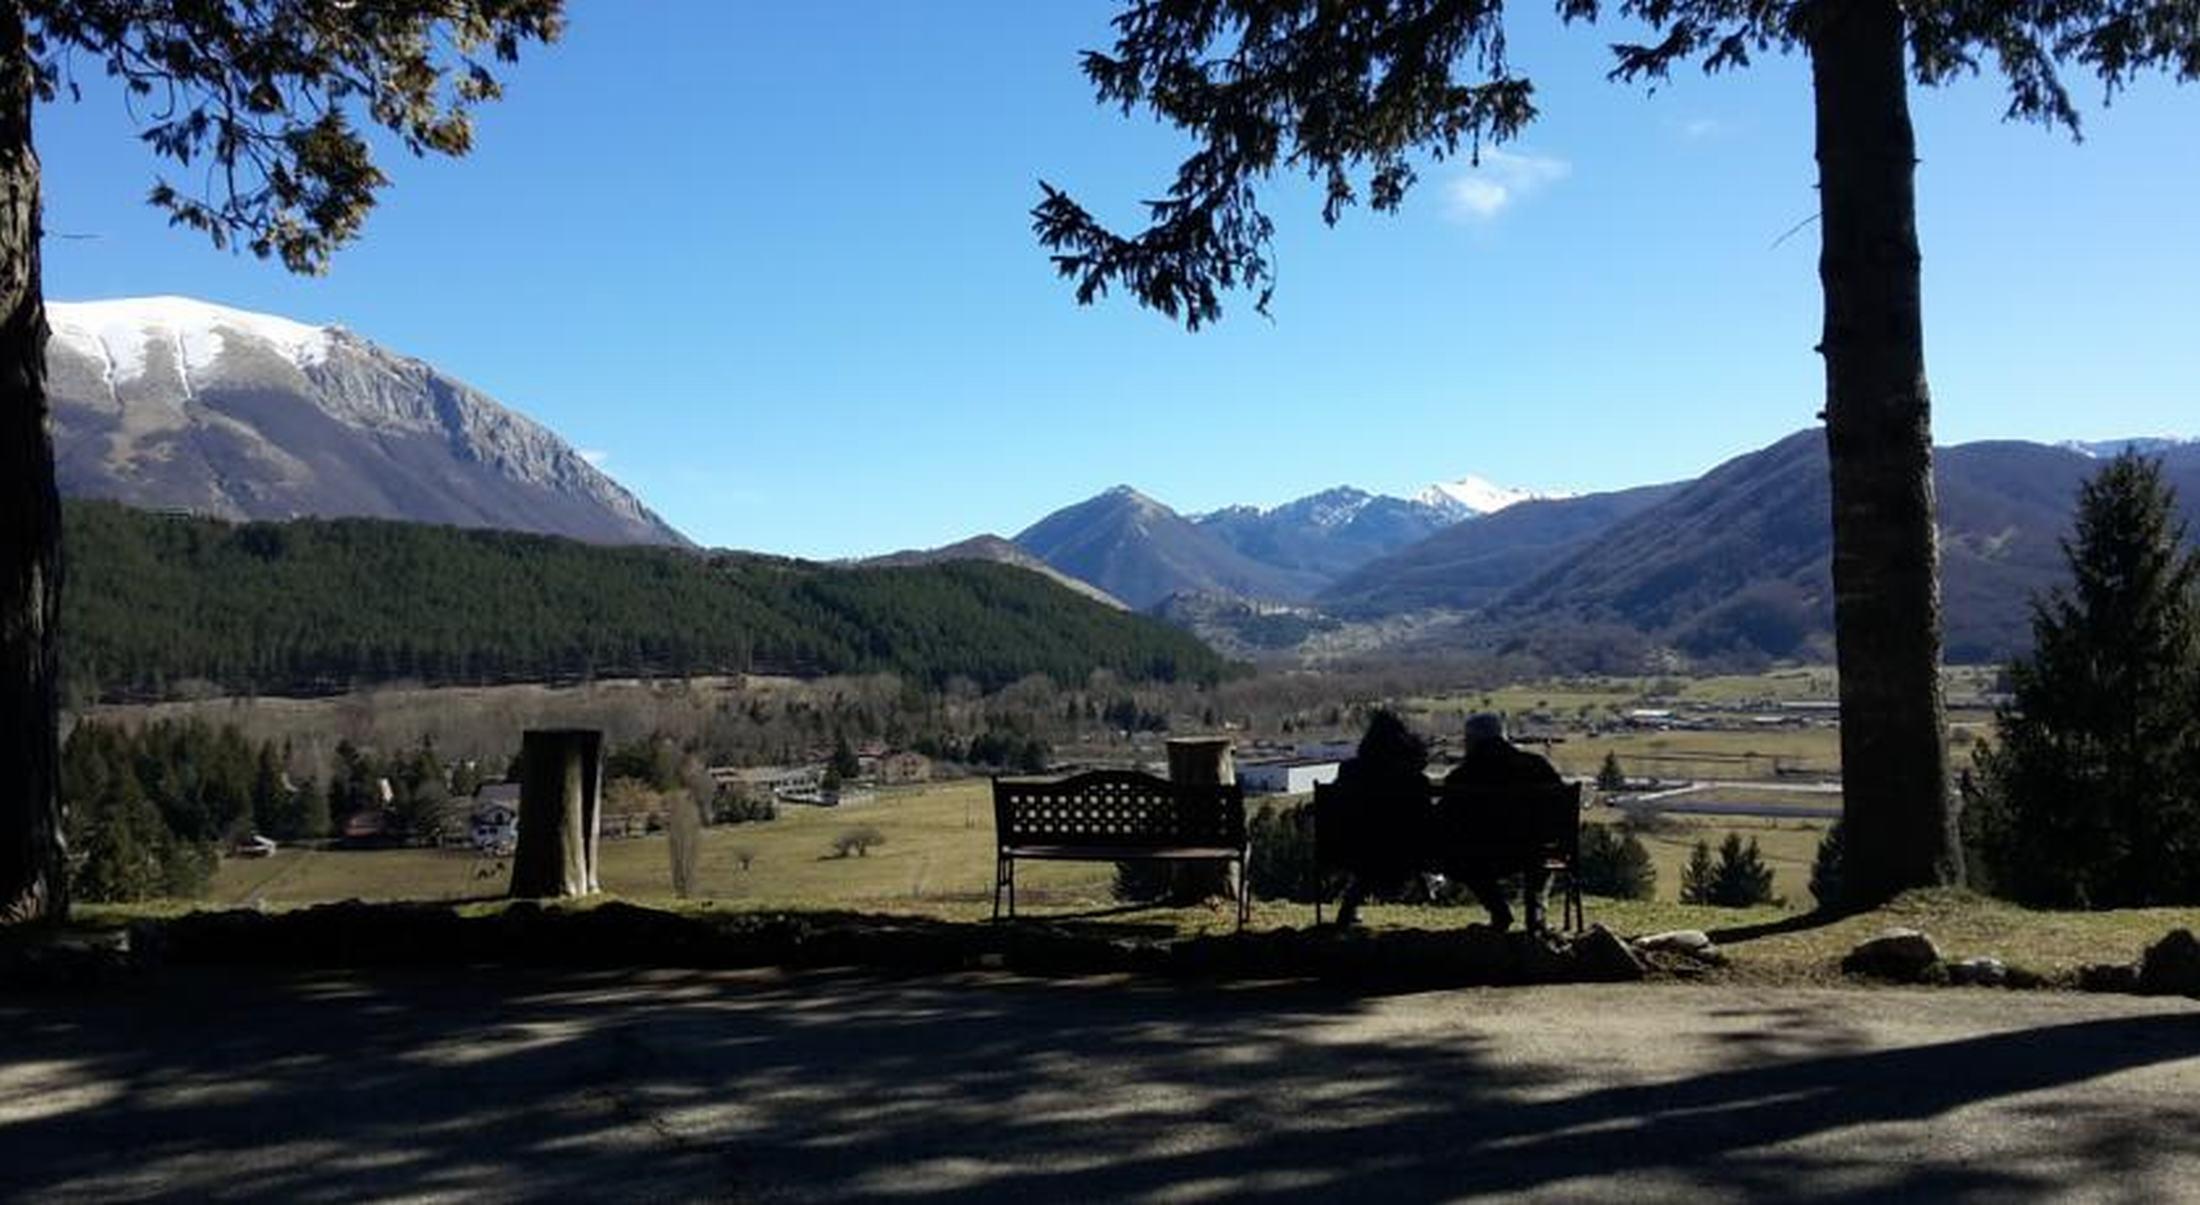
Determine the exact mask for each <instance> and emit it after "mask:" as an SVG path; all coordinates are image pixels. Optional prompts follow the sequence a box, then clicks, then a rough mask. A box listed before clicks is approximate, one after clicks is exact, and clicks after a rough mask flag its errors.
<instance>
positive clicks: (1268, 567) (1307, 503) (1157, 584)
mask: <svg viewBox="0 0 2200 1205" xmlns="http://www.w3.org/2000/svg"><path fill="white" fill-rule="evenodd" d="M1542 496H1543V495H1538V494H1534V493H1531V492H1529V491H1526V490H1509V489H1505V488H1503V487H1499V486H1494V485H1491V484H1490V483H1488V482H1486V481H1483V480H1481V479H1480V478H1474V477H1470V478H1467V479H1466V480H1464V481H1461V482H1454V483H1449V484H1445V485H1437V486H1431V487H1429V488H1428V489H1427V490H1425V491H1423V492H1422V493H1421V494H1420V495H1419V496H1417V497H1414V498H1395V497H1390V496H1387V495H1383V494H1371V493H1369V492H1367V491H1366V490H1362V489H1357V488H1354V487H1352V486H1348V485H1340V486H1337V487H1335V488H1332V489H1327V490H1323V491H1321V492H1320V493H1318V494H1309V495H1308V496H1306V497H1304V498H1299V499H1296V500H1294V501H1291V502H1286V503H1284V504H1283V505H1281V506H1273V507H1266V508H1263V507H1257V506H1230V507H1225V508H1223V509H1221V510H1216V511H1209V512H1207V513H1205V514H1193V515H1183V514H1179V513H1177V512H1176V511H1175V510H1172V509H1170V508H1169V507H1168V506H1166V505H1164V504H1162V503H1160V502H1157V501H1155V500H1154V499H1152V498H1150V497H1147V496H1146V495H1145V494H1142V493H1139V492H1138V491H1137V490H1135V489H1133V488H1131V487H1130V486H1127V485H1119V486H1116V487H1115V488H1113V489H1111V490H1108V491H1106V492H1105V493H1101V494H1098V495H1096V496H1094V497H1091V498H1088V499H1086V500H1085V501H1083V502H1079V503H1076V504H1074V505H1071V506H1066V507H1063V508H1062V509H1061V510H1058V511H1055V512H1054V513H1053V514H1050V515H1048V516H1046V517H1045V518H1043V519H1041V520H1039V521H1038V522H1037V523H1034V524H1032V525H1031V526H1030V527H1028V528H1025V529H1024V530H1023V531H1022V532H1021V533H1019V534H1018V535H1017V536H1016V540H1015V542H1016V545H1017V546H1018V547H1020V548H1022V549H1024V550H1025V551H1026V552H1028V553H1031V554H1032V555H1034V556H1036V557H1038V558H1039V559H1041V560H1043V561H1044V562H1046V563H1047V564H1049V565H1052V566H1053V567H1054V568H1056V569H1059V570H1061V571H1062V572H1064V573H1067V574H1069V575H1071V576H1072V577H1076V578H1080V579H1082V580H1084V581H1087V582H1090V583H1092V584H1093V585H1095V586H1097V587H1099V588H1101V589H1103V590H1105V591H1107V592H1108V593H1109V594H1112V595H1114V596H1115V597H1117V598H1120V599H1122V600H1123V601H1125V602H1127V603H1129V604H1130V605H1132V606H1134V607H1140V608H1150V607H1154V606H1156V605H1158V604H1160V603H1162V602H1163V601H1165V600H1167V599H1168V598H1170V597H1172V596H1175V595H1182V594H1219V595H1229V596H1237V597H1242V598H1249V599H1263V600H1274V601H1288V602H1307V601H1311V600H1313V599H1315V598H1316V597H1318V596H1320V595H1321V594H1322V593H1323V592H1324V591H1326V590H1328V589H1329V588H1330V587H1331V586H1332V585H1334V584H1335V583H1336V582H1337V581H1338V580H1339V579H1340V578H1343V577H1344V576H1346V575H1348V574H1350V573H1351V572H1352V571H1353V570H1355V569H1357V568H1359V567H1360V566H1362V565H1365V564H1367V563H1368V562H1369V561H1372V560H1374V559H1376V558H1378V557H1382V556H1385V555H1387V554H1389V553H1393V552H1396V551H1398V550H1399V549H1402V548H1407V547H1410V546H1412V545H1414V544H1418V543H1420V542H1421V541H1423V540H1426V539H1428V538H1429V537H1431V536H1433V535H1435V534H1437V533H1438V532H1441V531H1444V530H1445V529H1447V528H1449V527H1451V526H1452V525H1454V524H1456V523H1459V522H1461V521H1463V520H1467V519H1474V518H1478V517H1480V516H1481V515H1484V514H1488V513H1491V512H1496V511H1502V510H1504V509H1506V508H1508V507H1512V506H1515V505H1517V504H1520V503H1523V502H1528V501H1530V500H1533V499H1536V498H1539V497H1542Z"/></svg>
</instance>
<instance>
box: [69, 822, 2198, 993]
mask: <svg viewBox="0 0 2200 1205" xmlns="http://www.w3.org/2000/svg"><path fill="white" fill-rule="evenodd" d="M987 807H988V796H987V789H986V784H985V782H984V781H983V780H974V781H967V782H959V783H943V784H935V785H930V786H925V787H920V788H910V789H905V790H900V791H893V792H887V793H883V794H881V795H880V796H879V798H878V800H877V802H875V803H871V804H867V805H858V806H855V807H849V808H843V809H838V810H828V809H810V808H789V809H786V811H784V812H783V813H782V816H781V819H779V820H776V821H772V822H770V823H767V824H760V825H744V826H737V827H729V828H719V829H713V830H709V831H707V832H706V833H705V834H704V852H703V857H702V873H701V880H702V885H703V892H702V894H703V895H705V896H707V897H708V898H707V899H698V900H689V901H674V900H672V899H671V898H670V895H671V893H670V888H669V884H670V870H669V865H668V857H667V850H666V843H665V840H664V838H663V837H661V836H659V837H645V838H637V839H629V840H620V841H609V842H606V843H605V844H604V847H603V858H604V866H603V877H604V886H605V887H606V889H607V891H608V892H609V893H611V894H612V895H613V896H616V897H619V898H625V899H630V900H635V901H638V902H642V903H648V904H659V905H664V906H670V907H677V908H680V909H682V910H685V911H704V912H712V911H745V910H754V909H791V910H854V911H864V912H876V913H896V914H911V915H922V916H928V917H934V918H938V919H942V920H954V921H974V920H979V919H982V918H984V917H985V916H987V915H988V914H989V912H990V909H991V890H992V870H993V855H992V849H991V838H992V818H991V816H990V815H989V814H987ZM1610 818H1612V817H1611V814H1610V813H1604V812H1598V813H1593V814H1592V815H1591V817H1590V819H1592V820H1607V819H1610ZM859 824H867V825H871V826H873V827H875V828H877V829H878V830H879V831H880V832H881V833H882V834H884V835H885V837H886V840H885V842H884V844H882V845H880V846H879V847H877V848H876V849H874V850H872V852H871V853H870V855H869V856H868V857H846V858H842V857H835V856H833V855H832V851H831V844H832V840H833V838H834V836H835V835H837V834H838V833H840V832H842V831H844V830H846V829H848V828H851V827H854V826H856V825H859ZM1729 829H1732V830H1734V831H1738V832H1741V833H1743V834H1745V835H1747V836H1755V837H1756V838H1757V839H1758V841H1759V844H1760V847H1761V848H1762V850H1763V852H1764V854H1765V857H1766V860H1767V861H1768V862H1769V863H1771V865H1772V866H1773V868H1774V872H1775V883H1776V890H1777V891H1778V892H1779V893H1781V894H1783V895H1784V896H1786V897H1787V906H1786V907H1784V908H1783V907H1766V908H1751V909H1724V908H1705V907H1692V906H1687V905H1682V904H1679V903H1676V902H1674V897H1675V894H1676V892H1677V889H1678V886H1679V881H1680V867H1681V865H1682V863H1683V862H1685V861H1686V859H1687V856H1688V849H1689V846H1690V845H1692V844H1693V842H1694V841H1695V840H1696V839H1697V838H1699V837H1702V838H1704V839H1707V840H1710V841H1712V842H1713V843H1714V844H1716V842H1717V841H1718V839H1719V838H1720V837H1721V836H1722V835H1723V834H1724V833H1725V832H1726V831H1728V830H1729ZM1818 837H1819V826H1818V825H1817V824H1815V823H1804V822H1793V821H1781V822H1775V821H1764V820H1755V819H1748V818H1728V817H1694V818H1689V817H1672V818H1670V819H1669V821H1668V825H1667V826H1666V827H1662V828H1661V829H1659V830H1658V831H1656V832H1653V833H1651V834H1649V835H1647V836H1646V844H1647V845H1648V846H1649V847H1650V850H1651V856H1652V858H1653V859H1654V860H1655V862H1656V864H1657V868H1658V877H1659V898H1658V899H1657V900H1652V901H1643V902H1623V901H1614V900H1603V899H1595V898H1592V899H1590V900H1589V901H1588V914H1589V919H1590V921H1591V922H1593V923H1601V924H1604V925H1606V926H1609V927H1610V928H1612V929H1614V930H1616V931H1618V932H1621V933H1628V934H1634V933H1647V932H1654V931H1657V930H1662V929H1675V928H1694V929H1704V930H1706V931H1709V932H1712V933H1713V934H1714V936H1715V937H1716V938H1717V939H1718V940H1719V941H1720V942H1721V944H1722V945H1724V946H1725V947H1727V948H1728V950H1729V951H1730V953H1732V955H1733V956H1734V959H1735V962H1734V966H1733V968H1732V969H1731V970H1729V971H1727V972H1724V973H1725V974H1727V975H1729V976H1731V977H1734V978H1737V979H1740V980H1743V981H1750V980H1755V979H1762V980H1765V981H1768V982H1773V981H1776V982H1797V981H1802V982H1816V981H1830V980H1831V979H1833V978H1835V977H1836V976H1837V970H1836V968H1837V965H1838V963H1839V960H1840V957H1841V955H1842V954H1843V953H1844V952H1846V951H1847V950H1848V949H1849V948H1850V947H1851V946H1853V945H1854V944H1855V943H1856V942H1857V941H1859V940H1862V939H1863V938H1864V937H1867V936H1869V935H1871V934H1872V933H1874V932H1877V931H1878V930H1879V929H1882V928H1885V927H1887V926H1888V925H1894V924H1903V925H1914V926H1916V927H1919V928H1923V929H1924V930H1926V931H1927V932H1929V933H1931V934H1932V935H1933V936H1934V937H1935V938H1936V939H1937V940H1938V941H1939V943H1940V945H1941V948H1942V950H1943V952H1944V953H1946V954H1947V955H1948V956H1950V957H1964V956H1968V955H1974V954H1993V955H1996V956H1998V957H2001V958H2003V959H2005V960H2006V961H2008V962H2009V963H2010V964H2011V965H2015V966H2021V967H2024V968H2026V969H2028V970H2032V971H2036V972H2039V973H2041V974H2045V975H2048V976H2050V977H2055V976H2062V977H2067V976H2068V975H2069V974H2070V973H2071V972H2072V971H2074V969H2075V968H2076V967H2078V966H2079V965H2081V964H2083V963H2088V962H2098V961H2122V960H2128V959H2132V958H2135V957H2136V956H2137V955H2138V953H2139V951H2140V950H2142V949H2143V948H2144V947H2145V946H2146V945H2147V944H2149V943H2151V942H2153V941H2155V940H2157V939H2159V938H2160V937H2161V935H2162V934H2163V933H2164V932H2166V931H2168V930H2169V929H2171V928H2175V927H2180V926H2182V927H2190V928H2195V929H2200V908H2186V909H2146V910H2134V911H2127V912H2104V913H2041V912H2029V911H2025V910H2023V909H2020V908H2016V907H2014V906H2011V905H2007V904H2003V903H1999V902H1997V901H1993V900H1987V899H1982V898H1979V897H1976V896H1972V895H1969V894H1967V893H1963V892H1921V893H1913V894H1912V895H1909V896H1905V897H1903V898H1902V899H1900V900H1897V901H1896V902H1895V903H1893V904H1891V905H1889V906H1888V907H1886V908H1883V909H1880V910H1878V911H1876V912H1872V913H1867V914H1865V915H1862V916H1856V917H1849V918H1846V919H1842V920H1839V921H1835V922H1830V923H1819V922H1817V921H1815V920H1814V919H1813V918H1811V917H1809V916H1807V915H1806V913H1805V910H1807V909H1808V908H1809V906H1810V904H1811V899H1810V893H1809V891H1808V889H1807V883H1808V879H1809V871H1810V860H1811V857H1812V854H1813V853H1814V852H1815V850H1816V848H1817V841H1818ZM743 850H746V851H749V852H750V853H751V855H752V858H751V862H750V867H749V869H747V870H743V869H741V868H740V865H739V859H738V858H737V856H736V854H737V852H738V851H743ZM484 870H490V871H491V873H489V874H487V875H485V876H479V872H481V871H484ZM1018 873H1019V878H1020V880H1021V883H1022V892H1021V894H1022V900H1023V903H1024V905H1025V911H1026V914H1027V915H1029V916H1031V917H1035V918H1056V919H1061V918H1072V917H1086V918H1093V917H1094V914H1096V913H1099V914H1106V915H1103V916H1101V917H1099V918H1097V919H1090V920H1089V921H1087V922H1086V923H1091V924H1098V925H1103V926H1120V927H1121V928H1122V930H1123V932H1125V933H1135V934H1139V935H1142V936H1153V935H1156V934H1167V933H1176V934H1181V935H1191V934H1198V933H1220V932H1227V931H1228V930H1229V928H1230V927H1231V917H1230V914H1229V911H1228V909H1227V908H1225V907H1219V906H1216V907H1203V908H1191V909H1167V908H1148V909H1139V910H1136V911H1133V912H1129V913H1120V912H1119V910H1118V909H1116V906H1115V904H1114V901H1113V900H1112V899H1111V898H1110V896H1109V893H1108V886H1109V880H1110V876H1111V873H1112V868H1110V867H1109V866H1106V865H1103V864H1083V863H1055V864H1046V863H1029V864H1026V865H1024V866H1023V867H1020V868H1019V872H1018ZM507 875H508V871H507V870H505V869H501V868H494V864H491V863H484V862H482V861H481V860H479V859H477V858H475V857H474V856H472V855H470V854H466V853H442V852H435V851H428V850H384V851H336V850H332V851H310V850H285V851H282V852H280V853H278V854H276V855H275V856H274V857H272V858H266V859H258V860H243V861H227V862H225V863H223V865H222V867H221V870H220V873H219V874H218V875H217V878H216V883H215V892H214V898H213V899H212V900H210V901H208V903H211V904H215V905H237V904H244V903H260V904H264V905H266V906H269V907H276V908H281V907H286V906H296V905H301V904H307V903H313V902H317V901H324V900H334V899H344V898H351V897H357V898H361V899H370V900H375V899H380V900H388V899H414V900H421V899H441V900H469V899H471V900H481V901H490V900H494V899H497V898H499V897H501V895H502V893H503V891H504V888H505V885H506V882H507ZM477 876H479V877H477ZM179 907H180V905H176V904H166V905H153V906H139V907H132V908H127V909H116V908H104V909H103V908H98V907H88V908H85V909H82V910H81V914H82V917H83V919H85V920H86V921H87V922H89V923H95V924H96V923H101V922H102V920H106V921H113V920H119V919H122V918H124V917H127V916H131V915H143V914H146V913H162V912H173V911H176V910H177V909H178V908H179ZM1481 915H1482V914H1481V911H1480V909H1478V908H1473V907H1454V908H1430V907H1410V906H1403V905H1374V906H1371V907H1369V908H1368V909H1367V910H1366V913H1365V916H1366V919H1367V921H1368V923H1369V924H1370V925H1371V926H1374V927H1377V928H1384V927H1407V928H1419V929H1450V928H1457V927H1461V926H1464V925H1467V924H1471V923H1474V922H1475V921H1478V920H1480V919H1481ZM1312 921H1313V910H1312V908H1310V907H1308V906H1306V905H1303V904H1295V903H1289V902H1280V901H1257V902H1256V903H1255V906H1254V909H1253V921H1252V923H1253V926H1254V927H1255V928H1256V929H1281V928H1287V927H1288V928H1304V927H1306V926H1307V925H1309V924H1311V923H1312Z"/></svg>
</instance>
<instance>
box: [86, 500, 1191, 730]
mask: <svg viewBox="0 0 2200 1205" xmlns="http://www.w3.org/2000/svg"><path fill="white" fill-rule="evenodd" d="M64 531H65V538H66V549H67V553H66V555H67V562H66V577H65V580H64V585H63V594H62V633H63V637H62V639H63V662H64V666H65V670H66V673H67V680H68V683H69V689H70V691H71V693H72V695H73V696H74V697H77V698H107V699H118V698H152V697H161V696H163V695H165V694H168V693H170V692H171V691H172V690H173V689H174V687H175V685H176V684H177V683H179V682H183V681H186V680H192V679H196V680H202V681H206V682H211V683H213V684H215V685H216V686H218V687H220V688H221V689H223V690H225V691H228V692H232V693H263V694H309V693H325V692H331V691H340V690H346V689H350V688H352V687H356V686H364V685H369V684H374V683H382V682H391V681H401V680H409V681H418V682H421V683H423V684H427V685H455V684H486V683H499V682H526V681H575V680H581V679H586V678H589V677H621V676H631V675H661V676H672V675H683V674H704V673H734V672H757V673H792V674H803V675H808V674H829V673H875V672H891V673H896V674H900V675H902V676H904V677H906V678H909V679H911V680H914V681H920V682H924V683H927V684H929V685H932V686H935V687H936V686H939V685H942V684H944V683H945V682H946V681H947V680H948V679H949V678H951V677H963V678H968V679H970V680H971V681H973V682H975V683H976V684H977V685H978V686H979V687H980V688H983V689H988V690H990V689H994V688H997V687H1000V686H1004V685H1006V684H1008V683H1010V682H1013V681H1015V680H1017V679H1019V678H1022V677H1025V676H1027V675H1030V674H1046V675H1048V676H1049V677H1052V678H1053V679H1055V680H1056V681H1059V682H1081V681H1083V680H1084V679H1085V678H1086V677H1087V676H1088V675H1089V674H1090V673H1091V672H1092V671H1094V670H1097V669H1105V670H1109V671H1112V672H1114V673H1116V674H1118V675H1120V676H1122V677H1125V678H1128V679H1132V680H1138V681H1154V680H1160V681H1177V680H1190V681H1203V682H1209V681H1213V680H1216V679H1218V678H1220V677H1222V676H1224V675H1225V674H1227V673H1228V672H1229V670H1230V667H1229V665H1228V664H1227V663H1226V662H1224V661H1223V660H1222V659H1221V658H1220V657H1219V656H1218V655H1217V654H1216V653H1215V652H1214V651H1213V650H1211V649H1209V648H1208V647H1207V646H1205V645H1204V644H1201V643H1200V642H1199V641H1198V640H1196V639H1195V638H1193V637H1191V636H1189V635H1187V634H1185V633H1183V632H1180V631H1178V630H1176V629H1174V628H1170V627H1168V626H1166V625H1164V624H1162V623H1160V622H1158V621H1156V620H1151V619H1147V618H1144V617H1141V616H1137V615H1128V614H1124V613H1122V612H1119V611H1116V610H1113V609H1111V608H1109V607H1106V606H1103V605H1101V604H1099V603H1095V602H1092V601H1091V600H1089V599H1086V598H1083V597H1080V596H1078V595H1076V594H1074V593H1072V592H1071V591H1069V590H1066V589H1063V588H1062V587H1060V586H1057V585H1055V584H1054V583H1052V582H1049V581H1047V580H1046V579H1045V578H1043V577H1041V576H1039V575H1037V574H1034V573H1030V572H1027V571H1024V570H1021V569H1016V568H1013V567H1010V566H1007V565H998V564H992V563H986V562H975V561H969V562H956V563H950V564H942V565H931V566H923V567H916V568H893V569H854V568H841V567H835V566H828V565H820V564H816V563H811V562H803V561H793V560H784V559H779V558H772V557H764V556H757V555H752V554H746V553H726V552H710V553H697V552H692V551H686V550H681V549H672V548H650V547H604V546H596V545H589V544H583V543H579V542H576V541H572V540H565V539H559V538H555V537H549V536H534V535H522V534H517V533H512V532H501V531H481V530H470V529H460V528H449V527H432V526H425V525H421V524H414V523H400V522H390V521H385V520H377V519H298V520H292V521H289V522H280V523H243V524H231V523H226V522H223V521H220V520H216V519H207V518H197V517H187V516H173V515H164V514H152V513H148V512H144V511H138V510H134V509H131V508H129V507H126V506H121V505H118V504H115V503H111V502H91V501H71V502H69V503H67V504H66V506H65V511H64Z"/></svg>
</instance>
